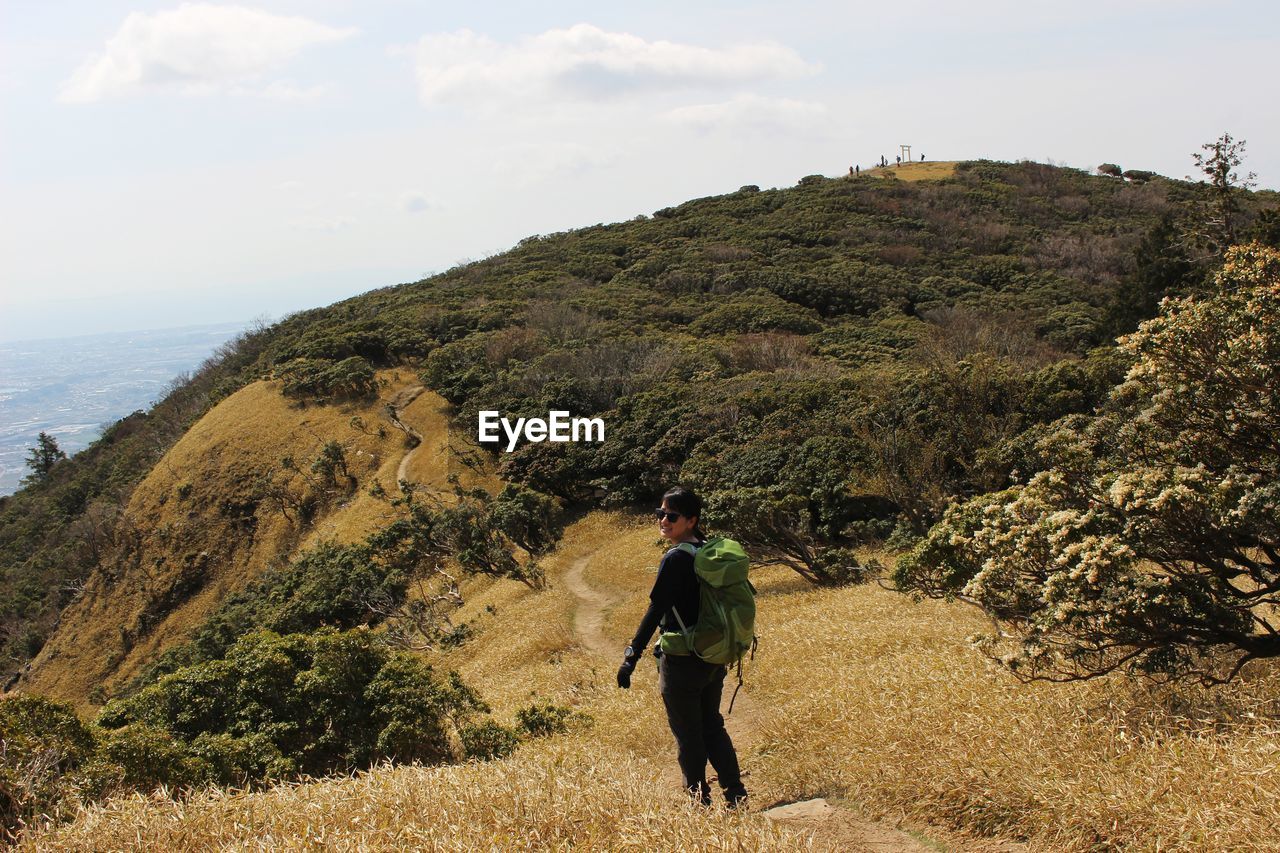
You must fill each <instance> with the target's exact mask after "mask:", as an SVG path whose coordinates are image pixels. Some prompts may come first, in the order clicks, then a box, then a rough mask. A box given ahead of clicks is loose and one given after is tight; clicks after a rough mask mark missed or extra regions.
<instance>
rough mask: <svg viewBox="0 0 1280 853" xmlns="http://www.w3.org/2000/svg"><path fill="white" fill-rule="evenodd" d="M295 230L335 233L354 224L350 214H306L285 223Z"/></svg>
mask: <svg viewBox="0 0 1280 853" xmlns="http://www.w3.org/2000/svg"><path fill="white" fill-rule="evenodd" d="M287 224H288V226H289V227H290V228H292V229H294V230H295V231H319V232H321V233H324V234H335V233H337V232H339V231H345V230H347V229H348V228H350V227H352V226H353V225H355V224H356V221H355V219H353V218H352V217H350V216H307V217H303V218H301V219H291V220H289V222H288V223H287Z"/></svg>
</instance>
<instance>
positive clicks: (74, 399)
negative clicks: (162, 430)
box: [0, 322, 248, 495]
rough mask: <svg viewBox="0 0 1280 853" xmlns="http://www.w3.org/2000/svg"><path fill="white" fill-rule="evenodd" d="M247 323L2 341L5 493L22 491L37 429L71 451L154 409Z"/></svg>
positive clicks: (0, 466) (0, 426)
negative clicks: (182, 378) (172, 385)
mask: <svg viewBox="0 0 1280 853" xmlns="http://www.w3.org/2000/svg"><path fill="white" fill-rule="evenodd" d="M247 325H248V323H246V322H236V323H220V324H215V325H206V326H184V327H181V328H176V329H152V330H147V331H135V332H112V333H108V334H100V335H84V336H80V337H73V338H51V339H45V340H31V341H5V342H0V495H11V494H13V493H14V492H15V491H17V490H18V486H19V484H20V483H21V481H22V478H23V477H24V476H25V475H26V474H27V470H26V465H25V462H24V460H25V458H26V455H27V451H28V450H29V449H30V448H31V447H32V446H33V445H34V444H35V441H36V436H37V435H39V434H40V433H41V432H47V433H49V434H50V435H52V436H53V437H54V438H55V439H57V441H58V446H59V447H61V448H62V449H63V450H64V451H66V452H67V453H68V454H71V453H75V452H76V451H78V450H83V449H84V448H85V447H88V446H89V445H90V444H91V443H93V441H94V440H95V439H96V438H97V437H98V436H99V435H101V434H102V429H103V427H105V426H108V425H110V424H112V423H114V422H115V421H117V420H119V419H120V418H122V417H124V416H125V415H128V414H129V413H131V412H134V411H136V410H138V409H143V410H145V409H148V408H150V406H151V404H152V403H154V402H155V401H156V400H157V399H159V398H160V397H162V396H163V395H164V391H165V388H166V386H167V385H168V384H169V383H170V382H171V381H172V380H173V379H174V378H175V377H176V376H178V375H179V374H180V373H183V372H186V371H189V370H193V369H195V368H196V367H198V366H199V365H200V363H201V362H202V361H204V360H205V359H206V358H208V357H209V356H210V355H212V354H213V351H214V349H215V348H216V347H217V346H218V345H220V344H222V343H224V342H225V341H227V340H229V339H231V338H232V337H234V336H235V335H236V333H237V332H239V331H241V330H242V329H244V328H245V327H246V326H247Z"/></svg>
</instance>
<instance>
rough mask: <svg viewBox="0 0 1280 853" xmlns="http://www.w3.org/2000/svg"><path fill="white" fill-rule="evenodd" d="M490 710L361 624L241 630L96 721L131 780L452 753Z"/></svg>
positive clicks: (223, 777)
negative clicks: (204, 658) (222, 653)
mask: <svg viewBox="0 0 1280 853" xmlns="http://www.w3.org/2000/svg"><path fill="white" fill-rule="evenodd" d="M485 710H487V708H486V707H485V705H484V703H483V702H481V701H480V698H479V696H477V695H476V693H475V692H474V691H473V690H471V689H470V688H469V687H467V686H466V685H465V684H464V683H463V682H462V681H461V680H460V679H459V678H458V676H457V675H456V674H455V673H449V674H448V675H445V676H440V675H438V674H436V673H435V671H434V670H433V669H432V668H431V667H429V666H427V665H425V664H424V663H422V662H421V661H420V660H418V659H417V658H414V657H412V656H410V655H407V654H404V653H398V652H392V651H390V650H388V649H387V647H386V646H384V645H383V644H382V643H381V642H380V641H378V639H377V638H376V637H375V636H374V635H373V634H371V633H370V632H368V631H363V630H356V631H345V632H342V631H337V630H334V629H324V630H321V631H317V632H314V633H311V634H288V635H283V636H282V635H280V634H275V633H272V632H270V631H259V632H254V633H250V634H246V635H245V636H243V637H241V638H240V639H239V640H238V641H237V642H236V643H235V644H234V645H233V646H231V648H230V649H228V650H227V655H226V658H225V659H222V660H215V661H209V662H206V663H202V664H196V665H194V666H189V667H183V668H181V669H179V670H177V671H176V672H173V673H171V674H169V675H166V676H164V677H163V678H161V679H160V680H159V681H157V682H156V683H154V684H152V685H150V686H148V687H146V688H144V689H143V690H141V691H140V692H138V693H137V694H135V695H134V696H131V697H129V698H127V699H116V700H113V701H112V702H111V703H109V704H108V705H107V707H106V708H104V709H103V711H102V713H101V714H100V715H99V718H98V721H99V724H100V725H102V726H103V727H105V728H107V729H114V730H116V731H115V732H113V733H112V734H111V735H109V737H108V740H107V744H106V748H105V749H106V755H107V757H108V758H110V759H111V760H112V761H113V762H115V763H117V764H120V765H121V766H122V767H124V768H125V778H126V781H127V782H128V783H129V784H133V785H138V786H146V785H153V784H165V785H170V786H174V785H177V786H187V785H192V784H196V783H198V782H201V781H215V782H218V783H220V784H244V783H245V781H246V780H248V781H259V780H262V779H268V778H278V777H280V776H283V775H287V774H290V773H294V772H297V773H307V774H312V775H321V774H326V773H333V772H345V771H348V770H352V769H358V768H367V767H369V766H372V765H373V764H375V763H377V762H378V761H382V760H388V759H394V760H398V761H420V762H426V763H439V762H445V761H451V760H455V759H456V758H458V757H459V755H458V751H457V749H456V748H455V746H454V743H455V734H454V731H455V728H456V726H457V725H459V724H461V723H463V722H466V721H467V720H468V718H469V717H471V716H472V715H473V714H475V713H478V712H482V711H485Z"/></svg>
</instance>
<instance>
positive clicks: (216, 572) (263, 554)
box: [19, 371, 470, 705]
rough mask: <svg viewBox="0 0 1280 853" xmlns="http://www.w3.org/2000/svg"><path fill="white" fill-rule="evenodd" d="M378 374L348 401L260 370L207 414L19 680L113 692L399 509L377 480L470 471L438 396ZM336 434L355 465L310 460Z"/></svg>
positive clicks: (57, 692)
mask: <svg viewBox="0 0 1280 853" xmlns="http://www.w3.org/2000/svg"><path fill="white" fill-rule="evenodd" d="M381 378H382V380H383V381H382V385H381V387H380V388H379V391H378V394H377V395H376V397H374V398H372V399H369V400H364V401H360V402H358V403H348V404H343V405H320V404H299V403H297V402H292V401H290V400H288V399H286V398H285V397H283V396H282V395H281V394H280V391H279V383H277V382H255V383H253V384H251V385H249V386H247V387H245V388H243V389H241V390H240V391H237V392H236V393H234V394H232V395H231V396H230V397H228V398H227V399H226V400H224V401H222V402H221V403H219V404H218V405H217V406H215V407H214V408H213V409H212V410H211V411H210V412H209V413H208V414H207V415H205V416H204V417H203V418H201V419H200V420H199V421H198V422H197V423H196V424H195V425H194V426H193V427H192V428H191V429H190V430H189V431H187V433H186V434H185V435H184V436H183V437H182V439H181V440H179V441H178V443H177V444H175V445H174V447H173V448H172V449H171V450H169V452H168V453H166V454H165V455H164V456H163V457H162V458H161V460H160V462H159V464H157V465H156V466H155V468H153V469H152V471H151V473H150V474H148V475H147V477H146V478H145V479H144V480H143V481H142V482H141V483H140V484H139V485H138V487H137V488H136V489H135V490H134V492H133V494H132V497H131V498H130V501H129V504H128V506H127V507H126V508H125V509H124V512H123V514H122V517H121V519H120V520H119V522H118V523H117V526H116V532H115V534H114V540H113V541H112V542H110V543H104V546H103V547H104V551H105V550H106V549H107V548H111V549H113V550H112V554H111V558H110V562H109V563H108V568H107V569H106V570H104V571H100V572H98V573H96V574H94V575H92V576H91V577H90V578H89V580H88V582H87V583H86V584H85V586H84V589H83V591H82V593H81V594H80V595H79V596H78V598H77V599H76V601H75V602H74V603H72V604H71V606H69V607H68V608H67V609H66V610H65V611H64V612H63V614H62V618H61V621H60V624H59V627H58V630H57V632H56V633H55V634H54V635H53V638H52V639H51V640H50V642H49V643H48V644H46V645H45V647H44V649H43V650H42V651H41V653H40V654H39V655H38V656H37V657H36V658H35V660H34V661H33V662H32V664H31V668H30V671H29V672H27V673H26V674H25V675H24V677H23V679H22V680H21V681H20V683H19V684H20V688H21V689H22V690H24V691H29V692H34V693H39V694H42V695H46V696H50V697H53V698H57V699H62V700H66V701H72V702H75V703H76V704H79V705H85V704H86V703H87V702H88V701H89V698H90V695H91V694H92V693H93V692H94V690H95V688H101V690H105V691H107V692H110V691H112V690H114V689H115V688H116V687H118V686H119V685H121V684H122V683H125V682H127V681H128V680H129V679H130V678H132V677H133V676H135V675H137V673H138V671H139V669H140V667H142V666H144V665H145V664H146V663H148V662H149V661H151V660H153V659H154V658H155V657H156V655H157V654H158V652H160V651H161V650H163V649H165V648H167V647H169V646H171V645H173V644H174V643H176V642H180V641H182V640H185V639H187V638H188V636H189V635H190V632H191V631H192V630H193V629H194V628H195V627H197V626H199V625H200V624H201V623H202V622H203V621H204V620H205V619H206V618H207V617H208V616H209V615H210V614H211V613H212V612H213V610H214V609H215V608H216V607H217V605H218V604H219V602H221V601H222V600H223V599H225V598H226V596H227V595H228V594H229V593H231V592H233V591H236V590H240V589H243V588H244V587H245V586H246V585H247V584H248V583H249V582H250V581H252V580H253V579H254V578H256V577H257V576H259V575H261V574H262V572H263V571H264V570H266V569H267V568H269V567H271V566H273V565H279V564H282V563H284V562H287V561H288V560H289V559H290V558H291V557H293V556H294V555H295V554H296V553H298V552H299V551H301V550H305V549H307V548H309V547H314V546H315V545H317V544H319V543H321V542H325V541H335V542H353V541H357V540H359V539H361V538H362V537H364V536H366V535H367V534H368V533H370V532H371V531H373V530H375V529H378V528H379V527H380V526H382V525H385V524H386V523H387V522H388V521H389V520H390V518H392V517H394V515H395V513H394V510H392V509H391V508H390V507H389V506H388V503H387V501H386V500H384V499H379V498H377V497H374V496H373V495H371V494H370V489H371V488H372V487H373V485H374V484H375V483H380V484H382V485H383V488H384V489H386V490H391V491H394V490H396V488H397V487H396V483H397V482H398V481H399V479H401V478H407V479H409V480H411V481H412V482H415V483H418V484H421V485H422V486H424V487H425V488H427V489H434V490H438V491H447V490H448V489H449V484H448V482H447V480H448V477H449V475H450V474H455V475H466V476H470V472H469V471H468V469H466V468H465V467H463V466H461V465H459V464H458V463H457V459H456V457H455V456H454V455H453V454H451V452H450V448H449V443H448V442H449V430H448V427H447V424H446V411H445V409H446V407H445V404H444V403H443V401H442V400H440V399H439V397H437V396H436V395H434V394H431V393H430V392H423V391H422V389H421V387H420V386H417V385H416V383H415V381H414V379H413V377H412V375H411V374H409V373H408V372H407V371H398V372H397V371H387V372H385V373H384V374H382V377H381ZM389 407H394V409H395V411H396V413H397V421H398V422H399V424H400V425H402V426H405V427H407V428H409V429H412V430H413V431H414V433H416V437H415V438H414V439H412V440H411V441H407V440H406V439H407V438H408V434H407V433H406V432H404V431H402V430H401V429H399V428H398V427H397V424H396V423H393V421H392V420H391V418H390V414H389ZM418 441H421V443H416V442H418ZM329 442H337V443H338V444H339V446H340V447H341V449H342V455H343V458H344V459H345V465H346V472H347V474H346V475H344V474H342V473H337V474H336V475H335V476H332V477H330V476H328V475H325V474H323V473H320V472H316V471H313V470H311V467H312V462H313V460H314V459H316V458H317V457H318V456H320V454H321V452H322V450H323V448H324V446H325V445H326V444H327V443H329ZM411 443H412V446H410V445H411ZM286 457H289V458H293V459H294V460H296V462H295V464H294V465H293V466H292V467H289V468H286V467H285V466H284V465H283V464H282V460H284V459H285V458H286ZM347 475H349V477H348V476H347Z"/></svg>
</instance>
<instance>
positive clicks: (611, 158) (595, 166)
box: [490, 141, 619, 187]
mask: <svg viewBox="0 0 1280 853" xmlns="http://www.w3.org/2000/svg"><path fill="white" fill-rule="evenodd" d="M493 156H494V162H493V165H492V167H491V169H490V171H491V172H492V174H493V175H494V176H495V177H497V178H498V179H499V180H501V181H502V182H503V183H504V184H512V185H515V186H521V187H524V186H532V185H534V184H538V183H541V182H543V181H547V180H552V179H554V180H561V179H566V178H572V177H575V176H581V175H586V174H589V173H592V172H596V171H599V170H602V169H611V168H614V167H615V166H617V165H618V162H619V155H618V153H617V152H616V151H612V150H608V149H606V148H602V147H597V146H591V145H584V144H581V143H577V142H559V141H555V142H547V141H544V142H524V143H517V144H514V145H508V146H505V147H503V148H500V149H497V150H495V151H494V155H493Z"/></svg>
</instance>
